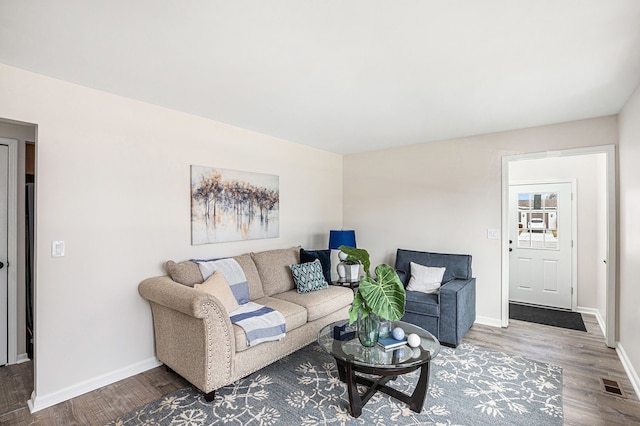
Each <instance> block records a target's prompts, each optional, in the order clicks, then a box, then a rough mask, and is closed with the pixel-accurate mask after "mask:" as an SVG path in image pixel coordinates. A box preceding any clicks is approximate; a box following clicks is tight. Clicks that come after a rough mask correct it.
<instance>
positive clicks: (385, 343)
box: [378, 336, 407, 351]
mask: <svg viewBox="0 0 640 426" xmlns="http://www.w3.org/2000/svg"><path fill="white" fill-rule="evenodd" d="M406 344H407V339H406V338H405V339H402V340H397V339H394V338H393V337H391V336H389V337H381V338H379V339H378V346H379V347H381V348H382V349H384V350H385V351H390V350H392V349H397V348H400V347H402V346H404V345H406Z"/></svg>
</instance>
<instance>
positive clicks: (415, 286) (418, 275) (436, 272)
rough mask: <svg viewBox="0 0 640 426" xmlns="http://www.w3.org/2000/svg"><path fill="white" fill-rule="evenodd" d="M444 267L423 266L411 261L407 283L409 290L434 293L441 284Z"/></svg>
mask: <svg viewBox="0 0 640 426" xmlns="http://www.w3.org/2000/svg"><path fill="white" fill-rule="evenodd" d="M445 270H446V268H439V267H433V266H423V265H420V264H418V263H414V262H411V278H410V279H409V284H407V290H409V291H421V292H423V293H435V292H437V291H438V289H439V288H440V285H441V284H442V277H443V276H444V271H445Z"/></svg>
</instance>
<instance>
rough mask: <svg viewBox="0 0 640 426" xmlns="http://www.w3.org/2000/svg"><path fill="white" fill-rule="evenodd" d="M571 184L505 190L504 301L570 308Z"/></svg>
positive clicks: (518, 186) (541, 185)
mask: <svg viewBox="0 0 640 426" xmlns="http://www.w3.org/2000/svg"><path fill="white" fill-rule="evenodd" d="M571 194H572V184H571V183H568V182H563V183H552V184H526V185H510V186H509V249H510V250H509V251H510V253H509V300H510V301H512V302H523V303H530V304H535V305H542V306H549V307H555V308H562V309H572V289H571V287H572V269H573V268H572V264H571V262H572V249H573V248H572V246H573V242H572V217H573V216H572V215H573V212H572V202H571V200H572V195H571Z"/></svg>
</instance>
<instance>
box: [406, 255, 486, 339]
mask: <svg viewBox="0 0 640 426" xmlns="http://www.w3.org/2000/svg"><path fill="white" fill-rule="evenodd" d="M411 262H413V263H417V264H419V265H423V266H431V267H445V268H446V269H445V272H444V277H443V279H442V285H441V287H440V289H439V291H437V292H436V293H433V294H431V293H422V292H418V291H407V300H406V305H405V314H404V316H403V317H402V321H406V322H409V323H412V324H415V325H417V326H420V327H422V328H424V329H425V330H427V331H429V332H430V333H431V334H433V335H434V336H436V337H437V338H438V340H440V343H442V344H444V345H447V346H453V347H456V346H458V344H460V341H461V340H462V337H463V336H464V335H465V333H466V332H467V331H468V330H469V329H470V328H471V326H472V325H473V323H474V322H475V320H476V279H475V278H473V277H472V276H471V256H470V255H463V254H441V253H428V252H422V251H413V250H404V249H398V251H397V254H396V270H397V271H398V276H399V277H400V281H402V283H403V284H404V286H405V288H406V287H407V284H408V283H409V279H410V278H411Z"/></svg>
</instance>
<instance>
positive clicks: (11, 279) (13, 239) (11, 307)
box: [0, 138, 18, 365]
mask: <svg viewBox="0 0 640 426" xmlns="http://www.w3.org/2000/svg"><path fill="white" fill-rule="evenodd" d="M0 144H2V145H7V146H8V147H9V165H8V168H7V173H8V176H7V264H8V265H7V305H8V306H7V363H8V364H9V365H11V364H15V363H16V362H18V278H17V277H18V141H17V140H16V139H7V138H0Z"/></svg>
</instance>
